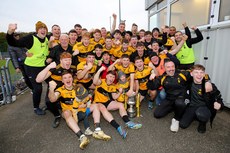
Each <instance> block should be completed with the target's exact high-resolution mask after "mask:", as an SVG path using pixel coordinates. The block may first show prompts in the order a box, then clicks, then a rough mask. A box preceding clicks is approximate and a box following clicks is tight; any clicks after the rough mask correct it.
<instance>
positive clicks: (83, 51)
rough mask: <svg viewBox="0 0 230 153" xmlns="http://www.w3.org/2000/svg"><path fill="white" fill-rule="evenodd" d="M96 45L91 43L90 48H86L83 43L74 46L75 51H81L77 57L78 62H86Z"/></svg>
mask: <svg viewBox="0 0 230 153" xmlns="http://www.w3.org/2000/svg"><path fill="white" fill-rule="evenodd" d="M94 46H95V44H94V43H89V45H88V46H85V45H84V44H83V43H82V42H79V43H77V44H76V45H74V46H73V50H76V49H77V50H79V54H78V55H77V57H78V61H79V62H83V61H86V56H87V53H89V52H92V51H93V49H94Z"/></svg>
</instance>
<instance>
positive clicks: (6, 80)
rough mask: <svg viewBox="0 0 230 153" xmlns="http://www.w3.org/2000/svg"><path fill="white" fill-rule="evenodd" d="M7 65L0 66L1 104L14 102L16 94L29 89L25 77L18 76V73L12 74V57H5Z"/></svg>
mask: <svg viewBox="0 0 230 153" xmlns="http://www.w3.org/2000/svg"><path fill="white" fill-rule="evenodd" d="M5 60H6V63H5V65H3V66H1V68H0V106H1V105H4V104H7V103H12V102H14V101H15V100H16V96H17V95H18V94H21V93H22V92H24V90H26V89H27V87H26V85H25V82H24V81H22V80H23V77H20V78H18V77H17V75H11V74H10V70H9V63H10V61H11V60H10V58H5Z"/></svg>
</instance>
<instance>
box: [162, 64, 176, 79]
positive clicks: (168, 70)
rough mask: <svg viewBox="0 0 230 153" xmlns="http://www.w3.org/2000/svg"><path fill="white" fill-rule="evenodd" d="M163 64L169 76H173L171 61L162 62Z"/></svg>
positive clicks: (173, 66)
mask: <svg viewBox="0 0 230 153" xmlns="http://www.w3.org/2000/svg"><path fill="white" fill-rule="evenodd" d="M164 66H165V72H166V73H167V74H168V75H169V76H174V74H175V64H174V63H173V62H172V61H168V62H166V63H165V64H164Z"/></svg>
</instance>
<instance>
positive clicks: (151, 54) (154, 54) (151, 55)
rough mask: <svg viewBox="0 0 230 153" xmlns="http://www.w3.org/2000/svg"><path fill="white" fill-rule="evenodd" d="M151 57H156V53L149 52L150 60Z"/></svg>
mask: <svg viewBox="0 0 230 153" xmlns="http://www.w3.org/2000/svg"><path fill="white" fill-rule="evenodd" d="M153 56H158V55H157V53H156V52H151V53H150V59H151V58H152V57H153Z"/></svg>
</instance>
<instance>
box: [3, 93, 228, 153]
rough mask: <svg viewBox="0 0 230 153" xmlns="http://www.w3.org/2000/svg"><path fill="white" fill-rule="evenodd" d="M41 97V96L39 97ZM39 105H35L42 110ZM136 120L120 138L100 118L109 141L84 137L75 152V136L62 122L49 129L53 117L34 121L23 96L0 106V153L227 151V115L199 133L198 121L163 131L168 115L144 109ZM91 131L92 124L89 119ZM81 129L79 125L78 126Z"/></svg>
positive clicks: (28, 101)
mask: <svg viewBox="0 0 230 153" xmlns="http://www.w3.org/2000/svg"><path fill="white" fill-rule="evenodd" d="M43 95H44V94H43ZM44 105H45V104H44V100H43V101H42V102H41V106H44ZM113 115H114V118H115V119H116V120H117V122H118V123H119V124H121V125H123V126H124V122H123V121H122V119H121V118H120V117H119V115H118V112H117V111H115V112H113ZM141 115H142V117H139V118H137V117H136V118H134V119H132V120H134V121H135V122H139V123H142V124H143V127H142V128H141V129H138V130H131V129H127V130H128V135H127V138H126V139H122V138H121V136H120V135H119V134H118V133H117V131H116V130H115V129H114V128H113V127H112V126H111V125H110V124H109V123H108V122H106V121H105V120H104V119H103V118H102V119H101V127H102V129H103V131H104V132H105V133H106V134H108V135H110V136H111V137H112V139H111V140H110V141H102V140H96V139H94V138H93V137H92V136H90V137H89V139H90V144H89V145H88V146H87V148H86V149H85V150H81V149H80V148H79V144H80V143H79V141H78V138H77V136H76V135H75V134H74V133H73V132H72V131H71V130H70V129H69V128H68V127H67V125H66V123H65V121H64V119H62V120H61V124H60V126H59V127H58V128H56V129H53V128H52V126H51V125H52V122H53V119H54V117H53V115H52V114H51V113H50V112H49V111H46V115H45V116H37V115H35V114H34V112H33V108H32V96H31V94H30V92H29V91H27V92H26V93H24V94H23V95H20V96H18V97H17V100H16V101H15V102H14V103H11V104H6V105H3V106H1V107H0V153H74V152H86V153H198V152H201V153H227V152H229V151H230V110H229V109H224V110H223V111H221V112H218V114H217V116H216V118H215V120H214V123H213V128H212V129H211V128H210V126H207V131H206V133H205V134H200V133H198V132H197V130H196V128H197V125H198V122H196V121H194V122H193V123H192V125H191V126H190V127H189V128H187V129H180V130H179V131H178V133H172V132H170V130H169V127H170V124H171V119H172V116H173V113H170V114H169V115H167V116H166V117H164V118H162V119H155V118H154V117H153V113H152V111H150V110H148V109H147V104H146V103H143V104H142V106H141ZM90 123H91V129H93V121H92V119H91V120H90ZM80 127H81V129H83V123H82V122H81V123H80Z"/></svg>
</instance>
